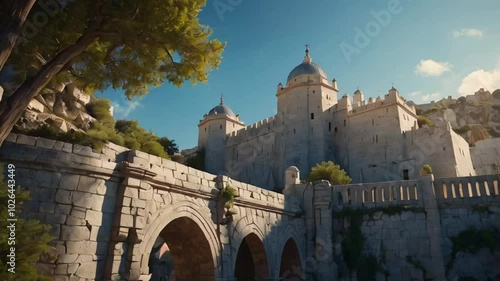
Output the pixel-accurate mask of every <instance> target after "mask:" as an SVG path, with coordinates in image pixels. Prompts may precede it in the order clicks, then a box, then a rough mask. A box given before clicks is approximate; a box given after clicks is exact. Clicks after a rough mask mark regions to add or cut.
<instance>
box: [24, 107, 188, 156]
mask: <svg viewBox="0 0 500 281" xmlns="http://www.w3.org/2000/svg"><path fill="white" fill-rule="evenodd" d="M110 107H111V105H110V102H109V100H106V99H97V98H93V99H92V101H91V102H90V103H89V104H88V105H87V110H88V112H89V114H90V115H92V116H93V117H94V118H96V121H94V122H92V123H91V125H90V128H89V129H88V130H87V132H80V131H69V132H66V133H65V132H60V131H58V129H56V128H55V127H51V126H49V125H46V124H44V125H42V126H40V127H39V128H38V129H35V130H31V131H29V132H28V134H29V135H32V136H38V137H45V138H50V139H56V140H60V141H64V142H69V143H73V144H80V145H86V146H91V147H92V148H93V149H94V150H97V151H100V150H101V149H102V148H103V147H104V146H105V145H106V143H107V142H112V143H115V144H117V145H121V146H125V147H127V148H129V149H135V150H140V151H143V152H146V153H149V154H153V155H156V156H160V157H164V158H169V156H168V154H167V151H171V152H172V153H174V152H178V151H179V148H178V147H177V144H175V142H174V141H173V140H172V141H171V140H169V139H168V138H167V137H162V138H158V137H157V136H156V135H154V134H153V133H151V132H148V131H146V129H144V128H142V127H141V126H139V122H137V121H132V120H118V121H116V123H115V120H114V118H113V116H112V115H111V113H110ZM165 146H166V147H165Z"/></svg>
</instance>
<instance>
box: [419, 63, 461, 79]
mask: <svg viewBox="0 0 500 281" xmlns="http://www.w3.org/2000/svg"><path fill="white" fill-rule="evenodd" d="M452 67H453V66H452V65H451V64H450V63H448V62H438V61H434V60H420V63H419V64H418V65H417V67H416V68H415V73H416V74H421V75H423V76H440V75H441V74H443V73H445V72H447V71H450V69H451V68H452Z"/></svg>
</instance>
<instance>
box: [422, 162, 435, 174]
mask: <svg viewBox="0 0 500 281" xmlns="http://www.w3.org/2000/svg"><path fill="white" fill-rule="evenodd" d="M420 175H422V176H424V175H432V168H431V166H430V165H428V164H425V165H423V166H422V169H420Z"/></svg>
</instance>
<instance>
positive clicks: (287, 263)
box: [280, 238, 303, 281]
mask: <svg viewBox="0 0 500 281" xmlns="http://www.w3.org/2000/svg"><path fill="white" fill-rule="evenodd" d="M280 280H283V281H286V280H303V276H302V268H301V262H300V254H299V249H298V248H297V244H296V243H295V241H294V240H293V239H292V238H290V239H288V240H287V241H286V243H285V247H283V253H282V254H281V265H280Z"/></svg>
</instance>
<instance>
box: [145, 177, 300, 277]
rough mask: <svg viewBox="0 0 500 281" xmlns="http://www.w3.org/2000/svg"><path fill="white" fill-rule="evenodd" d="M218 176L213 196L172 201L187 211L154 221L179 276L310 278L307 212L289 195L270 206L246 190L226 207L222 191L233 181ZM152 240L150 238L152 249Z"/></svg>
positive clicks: (147, 242)
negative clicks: (295, 207)
mask: <svg viewBox="0 0 500 281" xmlns="http://www.w3.org/2000/svg"><path fill="white" fill-rule="evenodd" d="M217 180H218V182H217V184H216V186H217V188H214V189H212V195H213V197H212V199H211V200H210V201H208V202H204V203H203V204H198V205H190V207H189V208H186V205H184V206H183V205H182V204H181V205H180V206H179V207H175V205H177V204H175V203H174V206H169V207H174V209H177V210H180V209H182V208H183V209H184V211H181V212H180V213H178V214H177V215H174V216H170V217H171V219H168V220H164V221H163V222H162V223H161V224H160V225H158V226H154V225H155V224H153V225H152V227H156V228H157V230H156V231H155V232H159V236H160V237H162V238H164V239H165V241H166V243H167V244H168V246H169V248H170V249H171V253H172V257H173V264H174V271H175V280H178V281H179V280H181V281H188V280H207V281H208V280H305V276H304V270H303V267H304V265H305V264H304V261H305V256H304V253H305V251H304V247H305V239H304V234H305V233H304V228H303V226H304V224H303V218H302V217H297V216H295V215H294V214H292V213H291V212H290V208H288V201H287V200H284V201H283V205H282V206H284V208H283V207H282V208H281V209H277V208H276V209H273V210H270V209H269V208H268V209H267V210H266V208H265V205H264V204H262V203H261V204H260V206H255V205H253V206H249V204H250V203H255V202H258V201H256V200H255V201H254V202H249V201H247V200H245V199H246V196H244V197H245V198H242V197H243V196H241V195H242V194H240V196H239V197H237V198H235V202H234V207H232V208H231V209H229V210H228V209H225V208H224V201H223V199H222V198H221V196H220V192H221V190H222V189H223V188H225V187H226V186H227V185H231V184H232V182H231V180H230V179H228V178H227V177H218V178H217ZM223 180H226V181H223ZM263 191H264V192H265V193H266V194H271V192H269V193H268V191H265V190H263ZM240 192H242V191H241V190H240ZM252 192H256V194H254V196H257V193H259V195H260V196H265V197H267V195H264V194H262V193H261V191H260V190H257V189H255V190H254V191H252ZM273 194H274V193H273ZM274 195H275V196H278V195H277V194H274ZM282 198H283V197H282ZM204 204H205V205H204ZM207 204H208V206H207ZM181 206H182V207H181ZM168 209H170V208H168ZM186 209H187V210H186ZM207 210H208V211H209V212H207ZM165 211H166V212H169V213H170V212H171V211H170V210H168V211H167V210H165ZM186 211H187V213H186ZM174 212H176V211H174ZM147 232H148V233H149V231H147ZM217 234H219V235H217ZM151 240H154V239H153V237H152V238H151ZM151 240H150V241H144V242H146V244H147V245H148V247H147V251H148V254H149V252H150V251H151V248H149V244H151ZM144 256H145V255H144ZM143 280H149V279H147V278H146V279H143Z"/></svg>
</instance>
